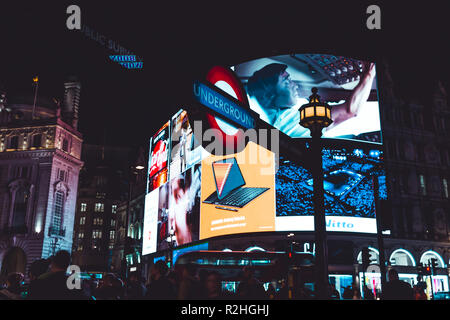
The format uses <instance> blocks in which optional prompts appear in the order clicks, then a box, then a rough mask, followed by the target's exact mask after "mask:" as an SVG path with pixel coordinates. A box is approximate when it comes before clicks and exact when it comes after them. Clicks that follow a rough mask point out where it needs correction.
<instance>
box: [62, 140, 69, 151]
mask: <svg viewBox="0 0 450 320" xmlns="http://www.w3.org/2000/svg"><path fill="white" fill-rule="evenodd" d="M62 149H63V151H65V152H69V140H67V139H63V142H62Z"/></svg>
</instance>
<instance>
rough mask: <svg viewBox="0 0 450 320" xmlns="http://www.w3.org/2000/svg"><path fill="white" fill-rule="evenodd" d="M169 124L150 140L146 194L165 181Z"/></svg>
mask: <svg viewBox="0 0 450 320" xmlns="http://www.w3.org/2000/svg"><path fill="white" fill-rule="evenodd" d="M169 142H170V136H169V122H167V123H165V124H164V126H162V128H161V129H159V131H158V132H157V133H156V134H155V135H154V136H153V137H152V139H150V155H149V168H148V184H147V192H150V191H152V190H153V189H156V188H158V187H159V186H161V185H163V184H164V183H166V181H167V176H168V170H167V161H168V158H169V147H170V143H169Z"/></svg>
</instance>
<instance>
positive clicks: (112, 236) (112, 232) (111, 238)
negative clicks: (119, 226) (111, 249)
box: [109, 230, 116, 240]
mask: <svg viewBox="0 0 450 320" xmlns="http://www.w3.org/2000/svg"><path fill="white" fill-rule="evenodd" d="M115 234H116V231H114V230H111V231H109V240H114V237H115Z"/></svg>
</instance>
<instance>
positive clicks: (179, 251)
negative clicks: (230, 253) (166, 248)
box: [172, 242, 208, 265]
mask: <svg viewBox="0 0 450 320" xmlns="http://www.w3.org/2000/svg"><path fill="white" fill-rule="evenodd" d="M199 250H208V242H202V243H198V244H194V245H191V246H187V247H183V248H179V249H174V250H173V255H172V261H173V264H174V265H175V263H176V262H177V260H178V258H179V257H180V256H181V255H182V254H185V253H187V252H192V251H199Z"/></svg>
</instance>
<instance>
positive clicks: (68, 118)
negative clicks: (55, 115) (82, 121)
mask: <svg viewBox="0 0 450 320" xmlns="http://www.w3.org/2000/svg"><path fill="white" fill-rule="evenodd" d="M64 89H65V90H64V101H63V108H62V118H63V120H64V121H65V122H67V123H68V124H70V125H72V127H74V128H75V129H77V128H78V107H79V105H80V91H81V84H80V83H79V82H78V81H77V79H76V77H69V79H68V80H67V81H66V82H64Z"/></svg>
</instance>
